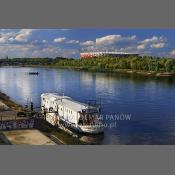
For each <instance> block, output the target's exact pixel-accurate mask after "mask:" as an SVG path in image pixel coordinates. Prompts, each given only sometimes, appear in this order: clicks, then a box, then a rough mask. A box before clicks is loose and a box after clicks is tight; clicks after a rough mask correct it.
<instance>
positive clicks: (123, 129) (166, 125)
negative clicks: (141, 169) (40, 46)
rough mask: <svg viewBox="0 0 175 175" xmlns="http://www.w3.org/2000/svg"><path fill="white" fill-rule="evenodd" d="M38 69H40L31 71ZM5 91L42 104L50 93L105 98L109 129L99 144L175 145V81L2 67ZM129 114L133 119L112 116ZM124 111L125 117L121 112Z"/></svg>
mask: <svg viewBox="0 0 175 175" xmlns="http://www.w3.org/2000/svg"><path fill="white" fill-rule="evenodd" d="M29 71H38V72H39V73H40V74H39V75H38V76H36V75H27V74H26V72H29ZM0 91H2V92H4V93H6V94H7V95H9V96H10V97H11V98H12V99H13V100H15V101H17V102H18V103H20V104H23V105H24V104H26V101H27V98H32V100H33V102H34V104H35V107H39V106H40V95H41V93H44V92H63V91H64V94H65V95H67V96H70V97H72V98H74V99H76V100H78V101H82V102H83V101H85V100H87V99H101V103H102V114H103V117H104V120H105V121H104V123H106V125H105V132H104V135H103V136H100V137H97V138H87V137H86V136H85V137H82V139H89V140H90V139H92V140H93V139H94V140H95V141H96V143H98V144H175V103H174V102H175V80H174V79H172V78H167V77H166V78H146V77H142V76H133V75H121V74H115V75H114V74H112V75H111V74H105V73H89V72H79V71H72V70H58V69H50V68H20V67H19V68H18V67H1V68H0ZM109 114H110V115H112V116H116V115H118V116H119V115H120V114H124V115H125V116H126V115H130V117H131V118H130V120H129V119H128V120H126V119H125V120H123V119H124V118H123V116H122V115H120V119H121V120H116V119H115V118H109ZM121 116H122V117H121Z"/></svg>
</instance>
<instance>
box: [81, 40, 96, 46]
mask: <svg viewBox="0 0 175 175" xmlns="http://www.w3.org/2000/svg"><path fill="white" fill-rule="evenodd" d="M80 44H81V45H82V46H92V45H94V41H85V42H81V43H80Z"/></svg>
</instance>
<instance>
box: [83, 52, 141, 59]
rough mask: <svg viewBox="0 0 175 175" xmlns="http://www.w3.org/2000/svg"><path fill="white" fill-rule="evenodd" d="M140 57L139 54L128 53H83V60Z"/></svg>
mask: <svg viewBox="0 0 175 175" xmlns="http://www.w3.org/2000/svg"><path fill="white" fill-rule="evenodd" d="M129 56H139V54H138V53H126V52H81V53H80V58H81V59H89V58H98V57H129Z"/></svg>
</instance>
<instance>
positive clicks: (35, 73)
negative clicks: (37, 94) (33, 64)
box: [28, 72, 39, 75]
mask: <svg viewBox="0 0 175 175" xmlns="http://www.w3.org/2000/svg"><path fill="white" fill-rule="evenodd" d="M28 74H29V75H39V72H29V73H28Z"/></svg>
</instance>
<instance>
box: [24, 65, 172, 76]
mask: <svg viewBox="0 0 175 175" xmlns="http://www.w3.org/2000/svg"><path fill="white" fill-rule="evenodd" d="M22 67H34V68H37V67H38V68H55V69H67V70H76V71H84V72H95V73H114V74H115V73H116V74H117V73H120V74H127V75H141V76H147V77H148V76H149V77H175V73H174V72H156V71H143V70H131V69H116V70H113V71H111V70H96V69H94V68H93V67H92V68H84V67H69V66H55V65H39V66H38V65H25V66H22Z"/></svg>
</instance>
